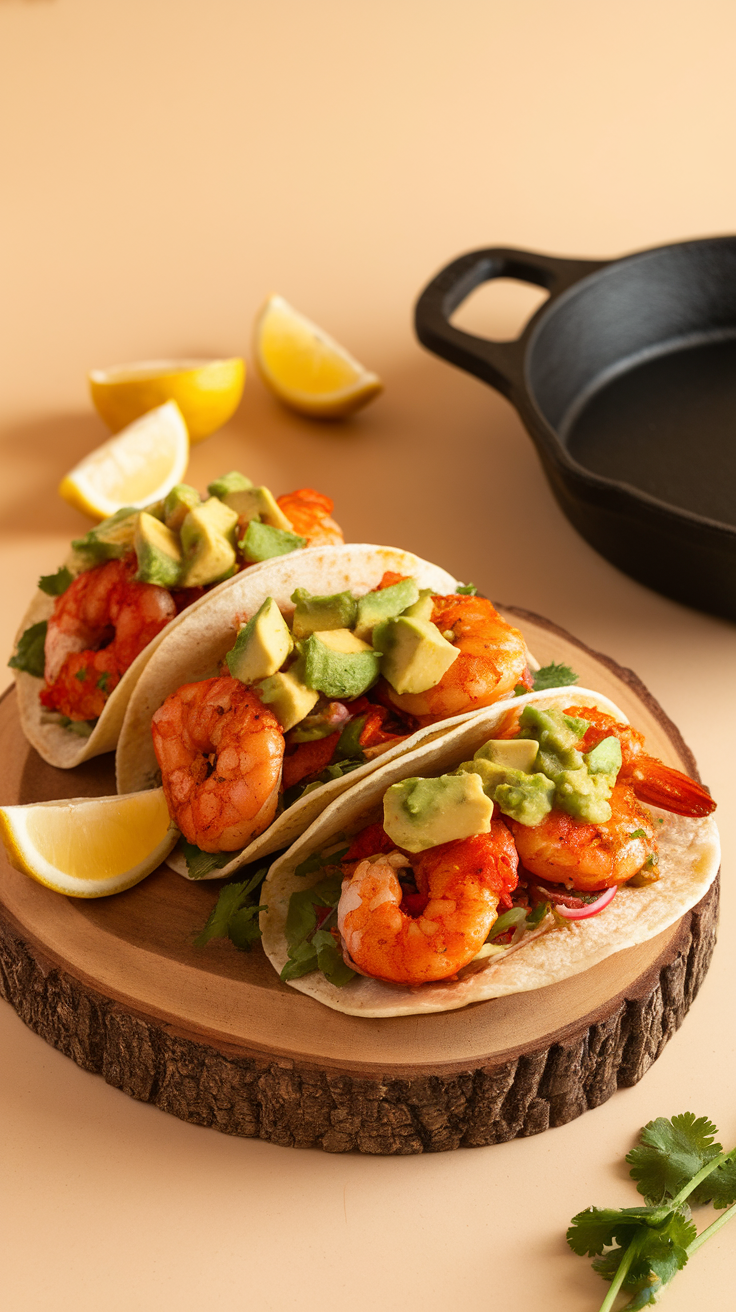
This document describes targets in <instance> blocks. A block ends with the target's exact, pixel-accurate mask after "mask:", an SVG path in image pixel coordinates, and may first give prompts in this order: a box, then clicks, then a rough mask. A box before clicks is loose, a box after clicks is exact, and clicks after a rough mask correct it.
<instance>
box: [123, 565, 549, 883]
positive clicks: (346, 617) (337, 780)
mask: <svg viewBox="0 0 736 1312" xmlns="http://www.w3.org/2000/svg"><path fill="white" fill-rule="evenodd" d="M458 588H459V591H458ZM474 592H475V590H474V589H473V588H472V586H470V585H468V587H466V588H463V585H458V584H457V583H456V582H455V580H454V579H453V578H452V576H451V575H449V574H448V573H446V571H445V570H443V569H440V568H439V567H438V566H436V565H432V564H429V563H428V562H426V561H423V560H420V559H419V558H418V557H417V556H414V555H412V554H411V553H410V552H406V551H400V550H397V549H395V548H393V547H377V546H368V545H356V546H344V547H328V548H311V549H310V550H307V551H303V552H299V553H296V554H294V555H292V556H288V557H284V558H282V559H281V560H278V561H272V562H270V563H268V564H266V565H263V566H261V568H260V570H259V572H258V573H257V574H256V573H246V574H243V575H241V576H240V577H239V578H238V579H237V580H235V581H234V582H233V584H232V585H231V586H230V587H228V589H227V590H224V589H223V590H220V591H219V592H218V593H216V594H215V595H213V596H212V597H211V598H209V600H208V601H207V603H206V605H203V606H201V607H200V608H199V609H197V610H192V611H190V613H189V614H188V615H185V616H184V617H182V619H181V621H180V623H179V624H178V625H177V626H176V628H175V629H173V630H172V632H171V633H169V634H168V636H167V637H166V639H165V640H164V641H163V642H162V643H161V645H160V646H159V648H158V649H157V650H156V651H155V652H154V654H153V655H152V656H151V658H150V660H149V662H148V664H147V666H146V669H145V670H144V671H143V673H142V674H141V676H140V678H139V680H138V683H137V686H136V688H135V690H134V692H133V693H132V695H131V697H130V701H129V704H128V709H127V713H126V718H125V723H124V725H123V728H122V731H121V735H120V742H119V744H118V752H117V780H118V791H119V792H121V793H129V792H137V791H139V790H141V789H145V788H148V787H152V786H155V785H156V784H158V782H159V779H160V781H161V783H162V785H163V789H164V793H165V796H166V799H167V803H168V806H169V812H170V815H171V817H172V820H173V821H174V823H175V824H176V825H177V827H178V828H179V829H180V831H181V833H182V842H181V844H180V846H179V848H178V849H177V852H176V853H174V854H173V855H172V857H171V858H169V865H171V866H172V867H173V868H174V869H176V870H178V871H179V872H180V873H181V874H184V875H188V876H189V877H190V878H212V879H216V878H222V876H223V875H226V874H229V873H231V872H232V871H234V870H236V869H237V868H238V867H239V866H241V865H243V864H245V863H246V862H248V861H251V860H253V859H254V858H255V857H256V856H257V855H259V854H262V853H267V852H274V851H276V850H278V849H279V848H281V847H286V846H287V845H288V844H289V843H291V842H293V841H294V839H295V838H296V837H298V835H299V834H301V833H302V832H303V831H304V829H305V828H306V827H307V825H309V824H311V822H312V820H314V819H315V817H316V816H318V815H319V814H320V812H321V811H323V810H324V808H325V807H326V806H327V804H328V803H329V802H330V801H331V800H332V799H333V798H334V797H336V796H337V795H338V794H340V793H342V792H343V791H344V790H345V789H347V788H348V787H354V786H355V785H357V784H358V783H359V782H360V781H361V780H362V779H364V778H366V776H367V775H369V774H370V773H372V772H373V771H374V770H376V769H377V768H378V766H379V764H380V763H382V762H383V761H390V760H394V759H396V757H397V756H403V755H404V754H405V753H406V752H407V751H411V750H413V749H414V748H415V747H418V746H419V745H421V744H422V743H426V742H429V741H431V740H432V739H434V738H436V737H437V736H438V735H442V734H443V733H445V732H446V731H447V728H448V727H449V725H451V724H453V723H456V722H457V721H458V717H459V718H460V719H463V718H467V717H468V716H470V717H471V718H472V716H473V715H474V714H476V713H477V712H478V710H479V709H480V708H482V707H483V706H486V705H488V704H490V703H492V702H495V701H498V700H499V699H501V698H504V697H506V698H507V697H509V696H511V695H512V694H513V691H514V689H515V688H517V687H519V686H521V688H522V690H524V689H526V688H527V687H530V686H531V677H532V676H531V674H530V669H529V661H530V659H531V658H530V657H529V654H528V652H527V650H526V646H525V643H524V639H523V636H522V634H521V633H520V632H519V630H518V629H515V628H513V627H512V626H511V625H510V624H508V623H507V622H506V620H504V619H503V618H502V616H501V615H499V614H498V612H497V611H496V609H495V607H494V606H493V605H492V604H491V602H490V601H488V600H487V599H485V598H482V597H478V596H476V595H474Z"/></svg>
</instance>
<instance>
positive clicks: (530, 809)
mask: <svg viewBox="0 0 736 1312" xmlns="http://www.w3.org/2000/svg"><path fill="white" fill-rule="evenodd" d="M459 768H460V770H462V771H466V772H467V773H469V774H475V775H476V776H477V777H479V778H480V781H481V784H482V786H483V789H484V790H485V792H486V794H487V795H488V797H490V798H491V799H492V800H493V801H494V802H495V803H496V806H497V807H498V809H499V810H500V811H503V814H504V815H507V816H510V817H511V819H512V820H518V822H519V824H520V825H540V824H541V823H542V821H543V820H544V817H545V816H546V815H548V814H549V812H550V811H551V810H552V807H553V805H554V797H555V786H554V784H553V782H552V780H551V779H548V778H547V777H546V775H543V774H525V773H524V772H523V771H522V770H515V769H513V768H512V767H511V766H506V765H498V764H496V762H494V761H489V760H487V759H486V758H484V757H477V758H476V759H475V760H473V761H464V762H463V764H462V765H461V766H460V767H459Z"/></svg>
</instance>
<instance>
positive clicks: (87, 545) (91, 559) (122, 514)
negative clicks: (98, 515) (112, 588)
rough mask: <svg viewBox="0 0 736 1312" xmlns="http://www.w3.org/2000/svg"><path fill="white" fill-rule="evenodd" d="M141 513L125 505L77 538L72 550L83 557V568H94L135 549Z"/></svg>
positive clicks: (81, 561)
mask: <svg viewBox="0 0 736 1312" xmlns="http://www.w3.org/2000/svg"><path fill="white" fill-rule="evenodd" d="M139 513H140V512H139V511H137V510H136V509H135V507H133V506H123V507H122V508H121V509H120V510H116V512H115V514H114V515H111V516H110V518H109V519H103V521H102V523H101V524H97V525H95V527H94V528H91V529H90V530H89V533H85V535H84V537H82V538H75V539H74V541H73V542H72V550H73V551H74V552H76V553H77V555H78V556H79V557H81V560H80V562H79V563H80V564H81V565H82V568H83V569H92V568H93V567H94V566H95V565H102V564H104V562H105V561H106V560H120V559H121V558H122V557H123V556H127V555H128V553H129V552H131V551H133V549H134V542H135V527H136V523H137V521H138V515H139Z"/></svg>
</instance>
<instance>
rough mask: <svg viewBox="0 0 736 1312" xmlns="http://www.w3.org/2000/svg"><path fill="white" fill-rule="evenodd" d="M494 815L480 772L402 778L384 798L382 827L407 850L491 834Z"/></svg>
mask: <svg viewBox="0 0 736 1312" xmlns="http://www.w3.org/2000/svg"><path fill="white" fill-rule="evenodd" d="M492 815H493V802H492V801H491V800H490V798H489V797H487V796H486V794H485V793H484V791H483V786H482V784H481V781H480V779H479V778H478V775H477V774H442V775H440V777H439V778H438V779H402V781H401V782H400V783H398V784H392V785H391V787H390V788H388V789H387V790H386V793H385V794H384V798H383V827H384V829H385V830H386V833H387V834H388V836H389V838H390V839H392V841H393V842H394V843H395V844H396V846H397V847H403V848H404V850H405V851H407V852H424V851H426V849H427V848H428V847H437V846H438V845H439V844H440V843H451V842H454V841H455V840H456V839H458V838H471V837H472V835H473V834H487V833H490V829H491V816H492Z"/></svg>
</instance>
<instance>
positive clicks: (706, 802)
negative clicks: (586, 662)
mask: <svg viewBox="0 0 736 1312" xmlns="http://www.w3.org/2000/svg"><path fill="white" fill-rule="evenodd" d="M565 715H574V716H577V717H579V718H580V719H581V720H587V721H588V722H589V724H590V728H589V729H588V730H586V733H585V737H584V738H583V739H582V742H581V744H580V750H581V751H582V752H590V751H592V749H593V748H594V747H595V746H597V744H598V743H599V742H601V741H602V740H603V739H604V738H610V737H615V738H618V740H619V742H620V744H621V756H622V765H621V769H620V771H619V776H618V778H619V782H622V781H623V780H627V781H628V782H629V783H630V784H631V786H632V787H633V789H634V792H635V793H636V796H637V797H638V798H639V801H640V802H648V803H649V805H650V806H659V807H661V808H662V810H663V811H674V812H675V813H676V814H677V815H689V816H703V815H710V814H711V812H712V811H715V809H716V804H715V802H714V801H713V798H712V797H711V795H710V793H709V792H708V791H707V790H706V789H705V788H703V786H702V784H699V783H698V782H697V780H695V779H691V778H690V776H689V775H686V774H683V773H682V771H681V770H675V769H673V767H672V766H671V765H665V764H664V762H663V761H659V760H657V757H656V756H648V755H647V754H646V752H645V751H644V735H643V734H642V733H639V730H638V729H634V728H632V726H631V725H630V724H619V723H618V722H617V721H616V720H614V718H613V716H612V715H606V713H605V711H598V710H595V708H594V707H592V706H569V707H568V709H567V710H566V711H565Z"/></svg>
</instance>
